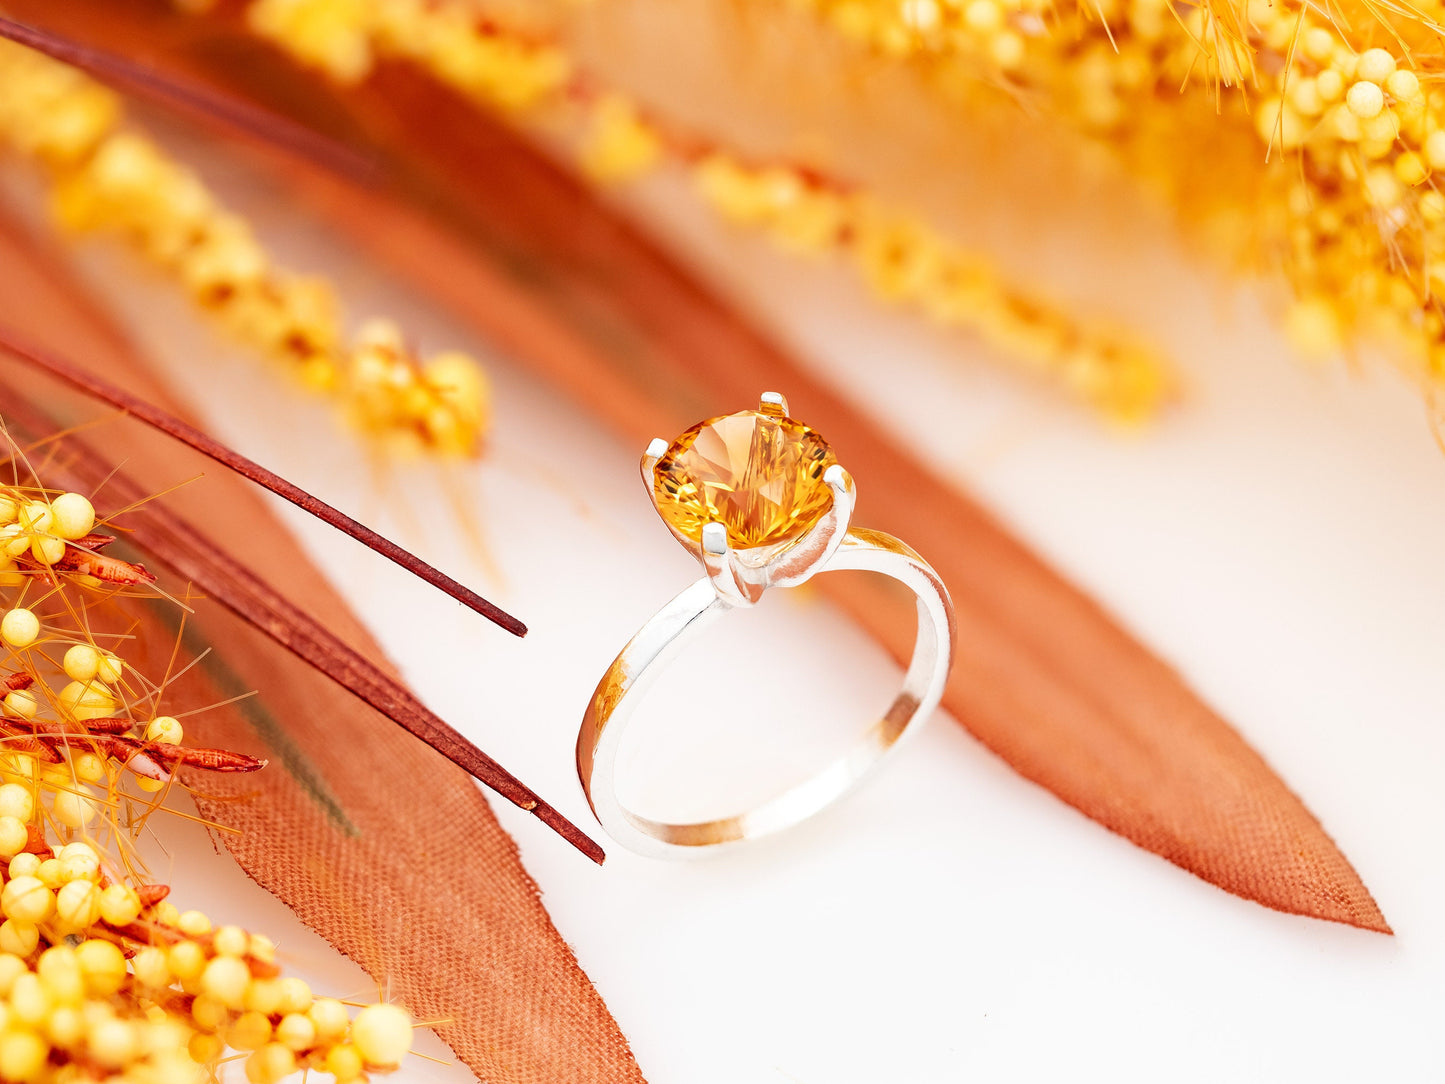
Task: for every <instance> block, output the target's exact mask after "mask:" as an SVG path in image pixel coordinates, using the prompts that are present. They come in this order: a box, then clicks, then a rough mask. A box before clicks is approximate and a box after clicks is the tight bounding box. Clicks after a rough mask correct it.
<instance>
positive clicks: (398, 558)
mask: <svg viewBox="0 0 1445 1084" xmlns="http://www.w3.org/2000/svg"><path fill="white" fill-rule="evenodd" d="M0 350H3V351H4V352H5V353H7V354H9V355H10V356H11V357H13V358H15V359H16V360H17V361H21V362H24V363H25V364H27V365H29V366H31V367H32V368H35V369H40V370H42V371H44V372H46V373H49V374H50V375H51V376H53V377H55V378H56V379H57V380H59V381H61V382H62V383H64V384H69V385H70V386H71V387H72V388H75V389H77V390H79V391H82V392H84V393H85V394H86V395H89V396H90V397H91V398H93V399H99V400H101V401H102V402H106V403H109V404H110V405H111V406H114V407H117V408H118V409H120V410H123V411H125V412H126V413H127V414H130V415H131V416H132V417H135V418H138V419H140V420H141V421H143V422H145V423H146V424H147V425H149V426H152V427H154V428H156V429H159V430H160V431H161V432H162V433H165V434H166V435H167V436H169V437H173V438H175V439H176V440H178V441H180V442H181V443H182V444H185V445H188V446H189V447H191V448H194V449H195V450H196V451H198V452H200V453H201V454H202V455H205V456H209V457H210V458H211V459H214V460H215V461H216V462H217V463H220V464H221V465H222V466H224V467H226V468H228V469H230V470H233V471H235V472H236V473H237V474H239V475H241V476H242V477H244V478H249V479H250V480H251V481H253V482H255V483H256V484H257V485H259V486H262V487H263V488H265V489H269V490H270V491H271V492H272V493H275V494H276V495H277V496H279V497H284V498H286V500H288V501H290V502H291V503H292V504H294V505H295V506H296V507H297V508H300V509H302V510H303V511H306V512H310V513H311V514H312V515H313V516H315V517H316V518H317V519H319V520H321V521H323V522H324V523H329V524H330V525H331V526H333V527H335V528H336V529H337V530H338V531H341V532H343V533H344V534H348V535H350V536H351V537H352V538H354V539H356V540H357V541H358V542H361V543H362V544H363V545H365V546H367V547H369V548H370V549H373V550H375V551H376V552H377V553H379V554H381V555H382V556H383V557H385V558H387V559H388V560H390V561H393V562H395V563H396V564H398V565H400V566H401V567H402V568H404V569H406V570H407V571H408V572H410V573H411V574H412V575H414V576H417V577H419V578H420V579H422V580H425V581H426V582H427V583H429V584H431V585H432V586H433V587H435V588H436V589H437V590H439V591H443V592H445V593H446V594H448V595H450V596H451V597H452V598H454V599H456V600H457V601H458V602H460V603H461V604H462V605H463V606H466V607H468V608H469V609H472V610H474V611H476V612H477V613H479V614H481V615H482V616H483V617H485V618H486V619H487V620H488V621H491V622H493V623H494V624H496V625H499V626H500V627H502V628H504V629H506V630H507V631H508V632H510V633H511V634H512V635H514V636H525V635H527V626H526V625H524V624H522V622H521V621H519V620H517V618H515V617H513V616H512V615H511V614H509V613H507V612H506V611H505V610H503V609H502V608H501V607H499V606H497V605H495V604H494V603H491V602H488V601H487V600H486V599H484V598H483V597H482V596H481V595H479V594H477V593H476V592H475V591H473V590H472V589H471V588H470V587H467V586H465V585H464V584H461V583H458V582H457V581H456V580H454V579H452V578H451V577H450V576H448V575H447V574H446V573H445V572H442V571H440V570H439V569H436V568H433V567H432V566H431V565H429V564H427V563H426V562H425V561H423V560H422V559H421V558H420V557H417V556H416V555H415V554H413V553H411V552H409V551H407V550H404V549H402V548H401V547H400V546H398V545H397V544H396V543H395V542H393V541H391V539H389V538H386V537H385V536H383V535H380V534H378V533H377V532H376V531H373V530H372V529H371V528H370V527H368V526H366V525H365V524H363V523H358V522H357V521H356V520H354V519H352V518H351V517H350V516H348V515H347V514H346V513H345V512H342V511H339V510H338V509H336V508H333V507H332V506H331V505H329V504H327V503H326V502H325V501H322V500H319V499H317V498H316V497H313V496H312V495H311V494H310V493H308V492H306V490H304V489H302V488H301V487H300V486H298V485H294V484H292V483H291V482H288V481H287V480H286V479H285V478H282V477H281V476H280V475H279V474H277V473H276V472H275V471H271V470H267V469H266V468H265V467H263V466H261V465H260V464H259V463H256V462H254V461H253V460H250V459H247V458H246V457H245V456H243V455H241V454H240V453H239V452H236V451H233V450H232V449H230V448H228V447H227V446H226V445H224V444H222V443H221V442H220V441H218V440H216V439H215V438H214V437H211V436H209V435H208V434H206V433H203V432H202V431H201V430H199V429H197V428H196V427H195V426H193V425H189V424H187V423H186V422H183V421H181V419H180V418H177V417H176V416H175V415H174V414H171V413H169V412H167V411H164V410H162V409H161V408H160V407H158V406H156V405H154V404H153V403H149V402H147V401H146V400H144V399H142V398H140V396H138V395H135V394H133V393H131V392H129V391H126V390H125V389H124V388H122V387H120V386H119V385H117V384H112V383H111V382H110V381H108V380H104V379H102V378H101V377H98V376H96V375H94V374H93V373H89V372H87V371H86V370H84V369H82V368H81V367H80V366H78V365H75V364H74V363H72V362H70V361H67V360H66V359H64V358H62V357H59V356H58V355H56V354H54V353H52V352H50V351H48V350H43V349H41V348H40V347H38V346H36V345H34V344H33V343H29V342H26V341H25V340H24V339H23V338H21V337H19V336H16V335H15V334H13V333H12V332H11V331H10V330H9V329H8V328H4V327H0Z"/></svg>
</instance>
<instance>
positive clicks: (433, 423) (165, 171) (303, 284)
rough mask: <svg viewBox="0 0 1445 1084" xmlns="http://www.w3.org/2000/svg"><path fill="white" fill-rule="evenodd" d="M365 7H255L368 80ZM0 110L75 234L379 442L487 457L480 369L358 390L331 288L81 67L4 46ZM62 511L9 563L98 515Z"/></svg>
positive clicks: (414, 370)
mask: <svg viewBox="0 0 1445 1084" xmlns="http://www.w3.org/2000/svg"><path fill="white" fill-rule="evenodd" d="M367 6H368V5H366V4H357V5H353V7H354V8H355V9H356V10H355V11H351V12H347V11H346V10H344V9H339V8H338V7H337V5H336V4H335V3H334V2H331V0H328V2H327V3H319V4H318V3H310V4H308V3H297V2H294V0H293V2H284V3H270V4H258V5H255V6H254V7H253V9H252V18H253V20H254V21H256V22H257V24H258V25H259V26H261V27H263V28H264V27H267V26H272V25H275V26H284V27H286V28H288V33H290V32H291V31H294V34H293V35H292V36H291V37H289V38H288V41H289V43H290V45H291V47H293V48H296V49H298V50H300V51H302V52H305V51H306V50H307V49H308V43H314V44H316V46H317V48H318V49H322V50H323V51H324V53H325V64H326V66H327V68H328V70H329V71H332V73H333V74H338V75H340V74H344V73H345V72H347V71H353V70H354V71H355V72H357V73H358V74H359V73H361V72H364V71H365V69H366V66H367V65H366V64H365V63H362V61H363V60H364V58H361V57H360V56H359V54H356V51H355V50H354V49H350V48H349V47H347V46H346V45H345V43H344V42H343V41H342V40H341V39H338V38H337V37H336V35H335V33H334V31H336V30H337V29H338V28H340V27H343V26H345V25H349V21H350V20H353V19H355V18H357V17H359V15H358V12H360V11H361V10H362V9H365V8H366V7H367ZM308 56H311V57H312V59H318V58H319V57H320V56H321V54H319V53H318V54H314V55H313V54H308ZM358 63H360V65H361V66H360V67H357V65H358ZM0 103H4V104H3V105H0V143H8V144H9V145H11V146H12V147H15V148H16V149H18V150H21V151H22V152H24V153H28V154H31V155H33V156H34V157H36V158H38V159H39V160H41V161H42V162H44V163H45V165H46V166H47V167H48V169H49V173H50V178H51V182H52V194H51V204H52V208H53V211H54V214H55V217H56V218H57V219H58V221H60V222H61V223H62V224H63V225H64V226H66V227H67V228H69V229H71V230H74V231H87V232H88V231H105V232H109V233H113V234H118V235H120V236H122V237H124V238H126V239H127V240H128V241H129V242H130V243H131V244H133V245H134V246H135V247H136V248H137V249H138V250H139V251H140V252H141V253H143V254H144V255H145V256H146V257H147V258H149V259H150V260H152V261H153V262H155V263H156V264H158V265H159V266H160V267H162V268H163V269H165V270H166V271H167V272H169V273H171V274H172V275H174V276H175V278H176V279H177V280H178V281H179V282H180V283H181V284H182V285H183V286H184V287H185V288H186V290H187V292H188V293H189V294H190V296H191V297H192V298H194V300H195V301H196V302H197V304H199V305H201V306H202V307H204V308H206V309H207V310H209V311H211V312H213V313H214V314H215V315H216V316H217V317H218V318H219V319H220V320H221V321H222V322H223V323H224V324H225V325H226V326H227V327H228V328H229V329H230V330H231V331H232V332H233V333H234V334H236V335H237V336H238V337H239V338H241V339H242V340H243V341H245V342H246V343H248V344H249V345H251V346H254V347H256V348H259V349H260V350H262V351H263V352H265V353H266V354H268V355H270V356H272V357H274V358H277V359H279V360H281V361H282V362H284V363H285V364H286V365H287V366H288V368H290V369H291V370H292V371H293V372H294V373H296V375H297V376H298V378H299V379H300V380H301V382H302V383H304V384H305V385H307V386H308V387H310V388H313V389H316V390H318V391H322V392H325V393H327V394H329V395H331V396H333V397H335V398H336V400H337V401H338V402H339V403H340V404H341V405H342V406H343V407H344V408H346V409H347V411H348V412H349V413H350V414H351V415H352V417H354V418H356V419H357V420H358V421H359V422H360V423H361V424H362V425H363V428H364V430H365V432H367V433H368V434H370V435H375V436H378V437H381V438H384V439H387V440H401V441H402V442H403V443H405V444H406V445H407V446H417V447H420V448H421V449H423V450H429V451H434V452H438V453H441V454H443V455H449V456H457V455H460V456H472V455H476V454H477V453H478V452H479V451H480V448H481V441H482V436H483V426H484V425H485V423H486V420H487V411H486V403H485V397H486V385H485V381H484V378H483V377H482V375H481V373H480V370H479V369H478V368H477V366H476V363H475V362H473V361H471V360H470V359H466V358H462V356H460V355H456V354H451V355H447V357H448V359H449V360H448V362H447V365H448V366H450V367H451V368H452V369H458V368H463V367H464V368H466V369H469V370H470V373H469V374H468V375H467V376H466V377H457V376H456V375H455V373H452V374H450V375H449V378H448V379H447V380H446V381H445V382H444V383H433V381H432V380H431V378H430V377H429V375H428V363H427V362H425V361H424V360H422V359H420V358H417V357H414V356H413V355H412V354H411V353H409V352H406V351H401V363H400V365H399V366H398V367H397V368H396V369H395V371H394V372H392V373H391V374H390V377H389V380H388V382H387V384H386V386H385V388H384V389H383V391H382V392H381V394H380V396H379V395H378V390H377V388H376V387H375V385H373V384H369V383H367V382H365V381H364V380H362V379H360V376H359V374H360V373H361V372H362V371H364V369H365V365H364V362H363V360H362V359H361V358H360V357H359V356H358V355H359V352H364V351H365V349H366V347H365V346H364V345H363V346H360V347H348V346H347V345H346V343H345V342H344V336H343V334H342V330H341V323H340V317H339V314H338V312H337V306H336V303H335V300H334V298H333V296H332V291H331V289H330V287H329V286H328V285H327V284H326V283H324V282H322V281H320V280H318V279H314V278H305V277H301V276H298V275H294V274H292V273H290V272H288V271H286V270H284V269H282V268H279V267H277V266H275V265H274V263H273V262H272V261H271V259H270V257H269V256H268V255H267V253H266V250H265V248H264V247H263V246H262V245H261V243H260V242H259V241H258V240H257V239H256V237H255V236H254V235H253V234H252V232H251V228H250V226H249V224H248V223H246V222H245V221H244V220H243V219H241V218H240V217H238V216H237V215H235V214H232V213H231V212H229V211H227V210H225V209H224V208H223V207H222V206H221V205H220V203H219V202H218V201H217V200H216V199H215V197H214V196H212V195H211V193H210V192H209V191H208V190H207V189H206V187H205V185H204V184H203V183H202V182H201V180H200V179H199V178H198V177H197V176H196V175H195V174H194V173H192V172H191V171H190V170H189V169H187V168H186V167H185V166H183V165H181V164H180V163H178V162H176V161H175V160H174V159H172V158H171V157H170V156H169V155H167V154H166V152H165V151H163V150H162V149H161V148H160V147H159V146H157V145H156V144H155V143H153V142H151V141H150V140H149V139H147V138H146V137H144V136H143V135H141V134H139V133H138V132H136V131H133V130H131V129H130V128H128V127H125V126H124V117H123V115H122V112H121V108H120V104H119V99H117V98H116V97H115V96H114V95H113V94H111V93H110V92H109V91H107V90H105V89H104V88H103V87H100V86H98V85H97V84H95V83H94V82H92V81H91V80H90V79H89V78H88V77H86V76H85V75H83V74H81V73H80V72H78V71H75V70H74V69H71V68H68V67H66V66H65V65H63V64H60V63H58V62H56V61H54V60H50V59H49V58H47V57H44V56H41V55H39V54H37V53H34V52H31V51H30V50H27V49H25V48H23V47H21V46H18V45H15V44H12V43H10V42H3V41H0ZM57 501H58V503H57V504H55V505H54V506H53V507H52V506H48V505H44V504H41V505H39V506H38V507H37V508H36V509H35V511H34V515H33V516H32V517H31V518H30V519H27V515H29V514H30V508H29V506H22V508H21V509H20V512H19V525H18V527H17V528H16V529H15V530H13V531H11V532H10V533H9V534H8V535H3V534H0V546H3V548H4V550H5V552H7V553H9V554H11V555H12V556H18V555H19V554H21V553H24V552H26V551H27V550H29V551H30V552H31V553H32V555H33V557H34V559H35V560H36V561H38V562H40V563H42V564H46V565H52V564H54V563H56V562H57V561H59V560H60V559H61V558H62V556H63V555H64V553H65V545H66V542H67V541H69V540H75V539H80V538H83V537H84V536H85V534H86V533H87V532H88V531H89V530H90V527H91V525H93V523H94V509H92V508H91V507H90V505H89V502H88V501H87V500H86V499H85V498H84V497H83V496H81V495H80V494H65V495H63V496H62V497H59V498H57ZM0 511H3V510H0ZM13 516H14V511H13V510H11V513H10V516H9V517H5V516H0V525H3V526H0V529H4V530H9V525H10V524H11V523H12V519H13ZM102 679H103V680H105V679H104V676H103V675H102Z"/></svg>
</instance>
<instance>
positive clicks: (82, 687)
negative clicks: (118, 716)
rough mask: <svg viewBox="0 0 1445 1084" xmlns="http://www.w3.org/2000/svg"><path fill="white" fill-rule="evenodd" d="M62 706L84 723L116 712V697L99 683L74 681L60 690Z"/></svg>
mask: <svg viewBox="0 0 1445 1084" xmlns="http://www.w3.org/2000/svg"><path fill="white" fill-rule="evenodd" d="M58 699H59V701H60V706H61V707H62V708H64V709H65V710H66V711H68V712H70V714H71V715H73V716H74V717H75V718H76V719H79V720H81V721H82V722H83V721H85V720H87V719H100V718H103V717H105V716H107V715H111V714H114V712H115V706H116V705H115V697H114V696H112V695H111V691H110V690H109V689H107V688H106V687H105V686H104V685H102V684H101V683H100V682H99V681H85V682H81V681H72V682H71V683H70V684H69V685H67V686H65V688H63V689H61V690H60V696H59V697H58Z"/></svg>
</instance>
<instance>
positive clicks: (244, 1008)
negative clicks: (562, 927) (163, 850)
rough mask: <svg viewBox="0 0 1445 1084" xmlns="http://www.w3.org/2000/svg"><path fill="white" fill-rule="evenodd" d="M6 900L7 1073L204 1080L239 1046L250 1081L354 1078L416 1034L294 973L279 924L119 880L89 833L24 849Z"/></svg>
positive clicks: (37, 1077)
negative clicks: (183, 907)
mask: <svg viewBox="0 0 1445 1084" xmlns="http://www.w3.org/2000/svg"><path fill="white" fill-rule="evenodd" d="M153 894H154V893H151V892H149V891H148V895H153ZM0 912H3V914H4V917H5V921H4V923H3V925H0V1079H4V1080H6V1081H16V1082H21V1084H48V1082H51V1081H54V1082H56V1084H63V1082H71V1081H73V1082H76V1084H79V1082H82V1081H92V1080H95V1081H99V1080H125V1081H134V1082H136V1084H192V1082H195V1084H200V1082H202V1081H205V1080H213V1079H215V1077H216V1073H217V1069H218V1067H219V1066H220V1064H221V1062H222V1060H223V1059H224V1058H226V1057H228V1055H229V1052H230V1051H236V1052H238V1053H239V1054H241V1055H243V1056H244V1057H245V1072H246V1079H247V1080H248V1081H250V1084H276V1082H277V1081H279V1080H281V1079H283V1078H284V1077H287V1076H290V1075H291V1074H293V1073H295V1072H297V1071H300V1070H305V1069H317V1070H321V1071H323V1072H327V1073H330V1074H331V1075H333V1076H334V1077H335V1078H336V1080H337V1081H339V1082H343V1084H344V1082H346V1081H352V1080H358V1079H361V1078H363V1077H364V1076H365V1074H366V1073H367V1072H369V1071H370V1072H376V1071H385V1070H388V1069H392V1068H395V1067H396V1065H397V1064H398V1063H399V1062H400V1061H401V1059H402V1058H403V1057H404V1056H405V1055H406V1053H407V1051H408V1050H410V1048H411V1042H412V1024H411V1018H410V1017H409V1016H408V1015H407V1014H406V1012H405V1011H404V1010H402V1009H400V1008H398V1007H396V1006H394V1005H386V1004H378V1005H370V1006H367V1007H366V1008H363V1009H362V1010H361V1011H360V1012H359V1013H358V1014H357V1015H356V1017H355V1018H354V1019H353V1018H352V1016H351V1014H350V1012H349V1011H348V1010H347V1008H346V1006H345V1005H343V1004H342V1003H341V1002H339V1001H335V1000H333V999H330V998H316V997H314V996H313V995H312V992H311V989H310V987H309V986H307V984H306V983H305V982H304V981H302V980H301V979H298V978H286V977H282V975H281V974H280V971H279V969H278V968H277V966H276V949H275V946H274V945H273V944H272V943H271V941H270V940H269V939H268V938H266V937H264V936H262V935H259V934H251V933H248V932H247V931H245V930H243V929H241V928H240V927H239V926H222V927H219V928H213V927H212V925H211V922H210V920H209V919H208V918H207V917H206V916H205V915H203V914H202V913H201V912H199V911H187V912H184V913H182V912H180V911H178V910H177V909H176V907H175V906H174V905H173V904H171V903H169V902H168V901H165V900H160V901H156V902H153V903H149V904H147V903H146V902H145V901H144V900H143V899H142V896H141V893H139V892H137V891H136V890H135V889H133V888H131V887H129V886H128V885H125V884H123V883H119V882H110V883H107V878H106V874H105V871H104V869H103V863H102V860H101V856H100V854H99V852H98V851H97V850H96V849H95V848H94V847H93V846H92V845H91V844H90V843H88V842H84V841H76V842H73V843H69V844H67V845H65V846H64V847H62V848H61V850H60V851H59V853H58V854H56V855H55V856H54V857H49V858H44V857H41V856H40V855H38V854H33V853H29V852H24V853H21V854H18V855H16V856H15V857H14V858H12V859H11V860H10V862H9V865H8V866H7V867H6V869H5V872H4V877H3V888H0Z"/></svg>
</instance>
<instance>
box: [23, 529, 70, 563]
mask: <svg viewBox="0 0 1445 1084" xmlns="http://www.w3.org/2000/svg"><path fill="white" fill-rule="evenodd" d="M30 556H31V557H33V558H35V560H36V562H37V563H39V564H42V565H53V564H55V562H56V561H58V560H60V559H61V558H62V557H64V556H65V540H64V539H63V538H55V537H53V536H51V535H36V536H34V537H33V538H31V539H30Z"/></svg>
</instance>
